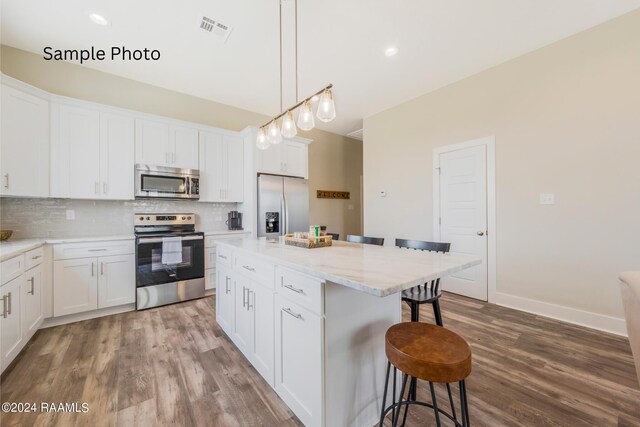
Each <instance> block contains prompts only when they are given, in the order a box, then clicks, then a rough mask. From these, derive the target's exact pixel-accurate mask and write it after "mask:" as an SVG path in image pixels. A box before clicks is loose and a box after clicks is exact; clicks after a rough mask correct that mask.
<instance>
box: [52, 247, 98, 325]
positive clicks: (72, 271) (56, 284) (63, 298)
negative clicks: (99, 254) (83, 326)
mask: <svg viewBox="0 0 640 427" xmlns="http://www.w3.org/2000/svg"><path fill="white" fill-rule="evenodd" d="M96 264H97V258H80V259H67V260H60V261H54V262H53V315H54V316H55V317H58V316H65V315H67V314H74V313H81V312H83V311H90V310H96V309H97V308H98V276H97V274H96V268H97V266H96Z"/></svg>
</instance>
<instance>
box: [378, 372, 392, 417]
mask: <svg viewBox="0 0 640 427" xmlns="http://www.w3.org/2000/svg"><path fill="white" fill-rule="evenodd" d="M390 373H391V362H387V376H386V377H385V378H384V394H383V395H382V410H381V411H380V426H379V427H382V424H383V423H384V409H385V405H386V403H387V391H388V390H389V374H390Z"/></svg>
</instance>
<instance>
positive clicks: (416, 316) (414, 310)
mask: <svg viewBox="0 0 640 427" xmlns="http://www.w3.org/2000/svg"><path fill="white" fill-rule="evenodd" d="M411 321H412V322H419V321H420V304H418V303H416V302H412V303H411Z"/></svg>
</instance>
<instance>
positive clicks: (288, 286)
mask: <svg viewBox="0 0 640 427" xmlns="http://www.w3.org/2000/svg"><path fill="white" fill-rule="evenodd" d="M282 286H284V287H285V288H287V289H290V290H292V291H293V292H296V293H298V294H304V289H299V288H294V287H293V286H291V285H285V284H284V283H283V284H282Z"/></svg>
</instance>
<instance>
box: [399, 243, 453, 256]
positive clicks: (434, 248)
mask: <svg viewBox="0 0 640 427" xmlns="http://www.w3.org/2000/svg"><path fill="white" fill-rule="evenodd" d="M396 246H397V247H399V248H407V249H417V250H421V251H429V252H442V253H443V254H446V253H447V252H449V249H450V248H451V243H444V242H424V241H422V240H407V239H396Z"/></svg>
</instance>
